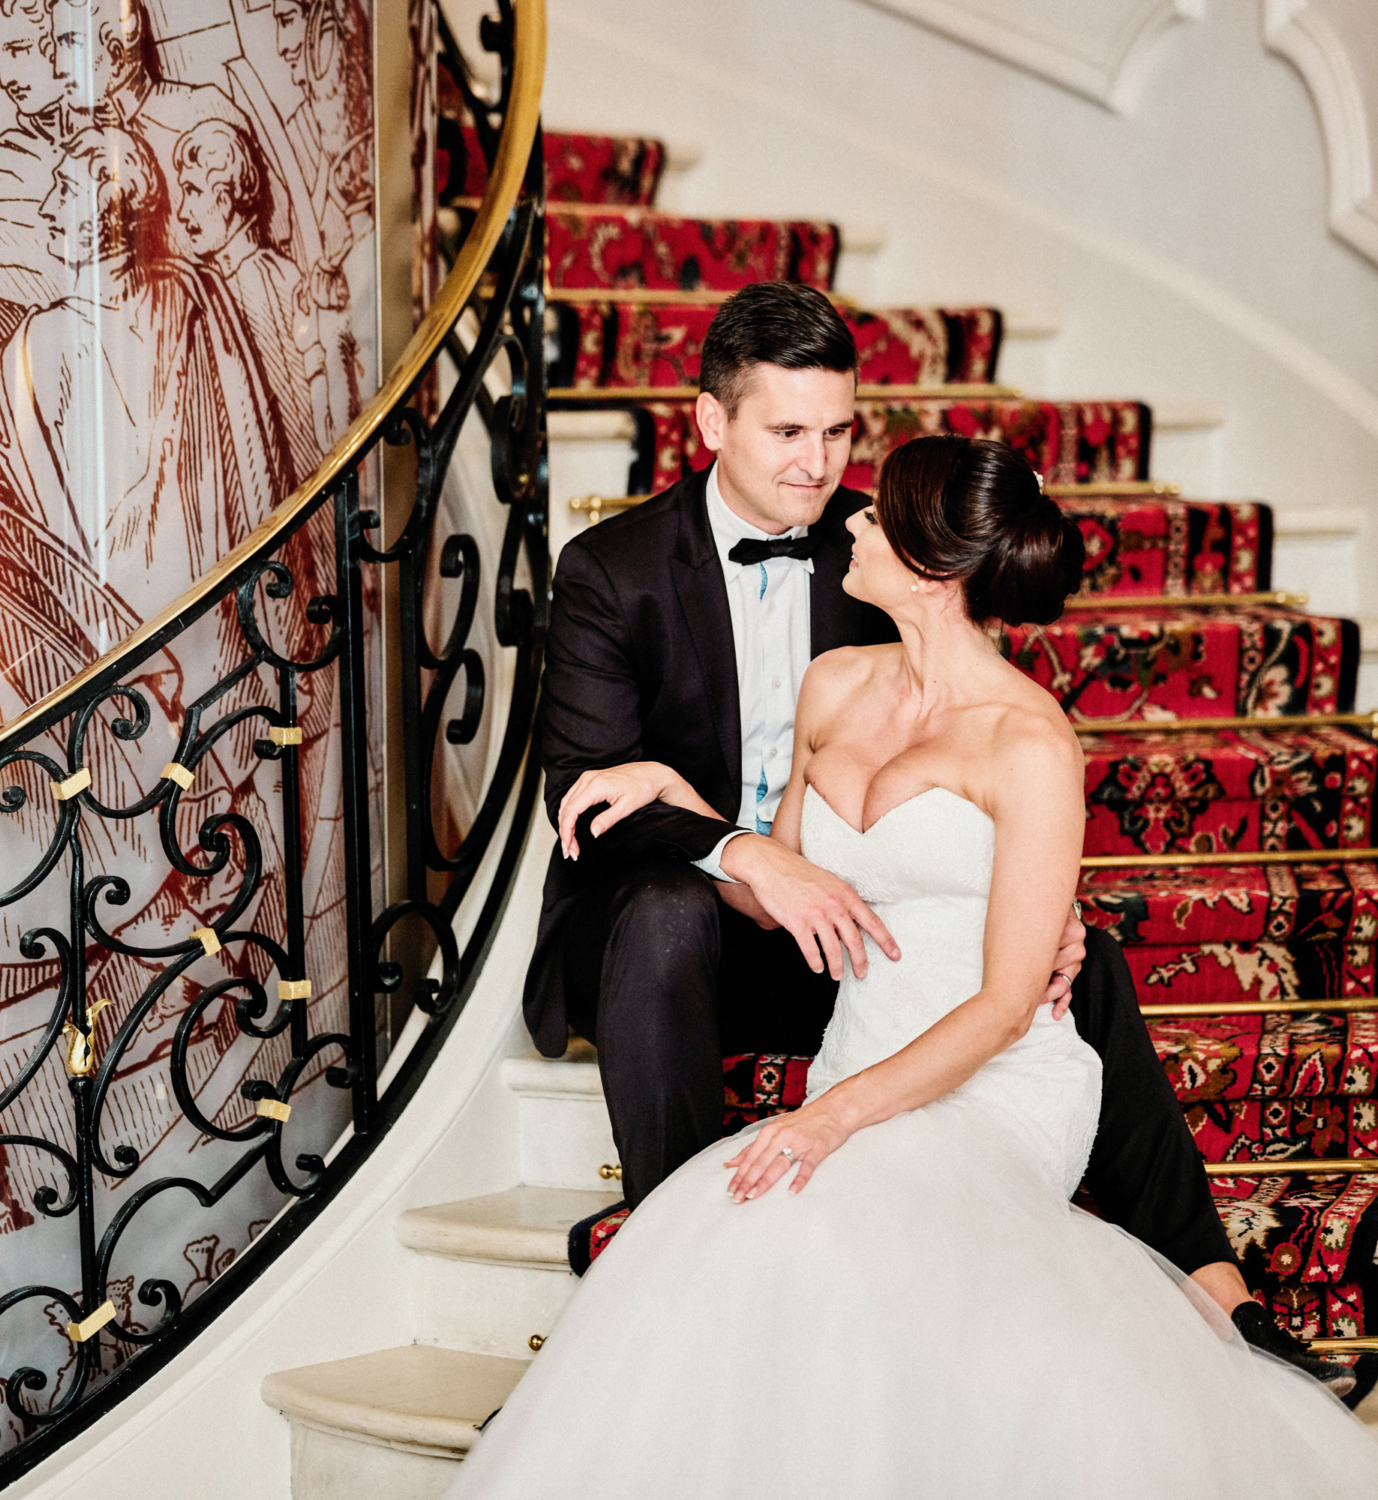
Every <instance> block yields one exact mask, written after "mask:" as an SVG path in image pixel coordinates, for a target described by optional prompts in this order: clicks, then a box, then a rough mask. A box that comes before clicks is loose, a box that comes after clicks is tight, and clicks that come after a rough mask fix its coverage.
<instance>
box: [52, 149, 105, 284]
mask: <svg viewBox="0 0 1378 1500" xmlns="http://www.w3.org/2000/svg"><path fill="white" fill-rule="evenodd" d="M38 215H39V218H41V219H42V220H43V222H44V223H45V224H46V225H47V226H48V254H49V255H52V256H55V257H56V258H57V259H58V260H60V261H62V263H63V264H64V265H66V266H68V267H70V268H71V269H72V270H74V271H75V270H77V269H78V268H79V267H80V266H87V265H90V264H91V261H92V259H93V258H94V256H95V252H96V231H95V194H94V192H93V191H92V186H91V174H90V170H89V168H88V166H87V163H86V162H84V161H81V160H73V159H72V158H71V157H68V158H66V159H65V160H64V161H62V162H60V163H59V164H58V166H57V168H56V170H55V171H54V172H53V186H52V191H51V192H49V194H48V196H47V197H46V198H45V199H44V200H43V202H42V204H41V205H40V206H39V210H38Z"/></svg>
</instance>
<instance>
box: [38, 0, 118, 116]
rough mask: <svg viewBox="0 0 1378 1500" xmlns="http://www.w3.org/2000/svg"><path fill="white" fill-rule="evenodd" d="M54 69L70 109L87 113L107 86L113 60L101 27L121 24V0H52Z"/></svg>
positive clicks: (99, 99)
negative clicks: (85, 0) (104, 41)
mask: <svg viewBox="0 0 1378 1500" xmlns="http://www.w3.org/2000/svg"><path fill="white" fill-rule="evenodd" d="M52 25H53V71H54V72H55V73H56V74H57V78H58V82H59V83H60V84H61V85H62V87H63V89H64V90H65V92H66V95H67V100H68V103H69V104H70V105H71V106H72V108H73V109H78V110H81V111H83V112H85V113H90V111H92V110H93V109H95V107H96V106H97V105H98V104H100V103H101V102H102V100H104V98H105V96H106V94H107V93H108V92H109V90H110V82H111V79H112V78H113V76H114V72H115V64H114V59H113V58H112V57H111V55H110V48H109V47H107V46H106V45H105V44H104V43H103V42H101V40H100V32H101V27H102V26H106V27H107V28H109V27H113V28H114V30H115V32H116V34H117V35H118V32H119V25H120V0H91V3H90V4H89V5H83V4H81V3H80V0H54V3H53V12H52Z"/></svg>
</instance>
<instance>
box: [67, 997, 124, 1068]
mask: <svg viewBox="0 0 1378 1500" xmlns="http://www.w3.org/2000/svg"><path fill="white" fill-rule="evenodd" d="M114 1003H115V1002H114V1001H113V1000H97V1001H96V1002H95V1003H94V1004H93V1005H91V1006H89V1007H88V1008H87V1011H86V1030H85V1031H83V1030H82V1029H81V1027H80V1026H78V1025H77V1024H76V1023H75V1022H74V1021H64V1022H63V1023H62V1034H63V1036H65V1037H66V1038H67V1072H68V1074H69V1075H70V1076H71V1077H73V1078H85V1077H86V1075H87V1074H88V1073H90V1071H91V1069H92V1068H94V1067H95V1066H96V1017H97V1016H98V1015H99V1014H100V1013H101V1011H103V1010H104V1009H105V1007H106V1006H107V1005H113V1004H114Z"/></svg>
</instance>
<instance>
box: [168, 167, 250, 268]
mask: <svg viewBox="0 0 1378 1500" xmlns="http://www.w3.org/2000/svg"><path fill="white" fill-rule="evenodd" d="M177 185H178V187H179V188H181V190H182V201H181V203H180V204H179V205H178V207H177V219H178V222H179V223H180V224H181V225H182V228H183V229H185V230H186V232H187V238H188V239H189V240H190V241H191V247H192V249H193V250H195V251H196V253H197V254H198V255H214V254H215V253H216V251H217V250H223V249H224V248H225V246H226V245H227V244H229V242H230V241H231V240H232V239H233V238H234V235H235V231H236V230H237V229H238V228H239V224H240V216H239V215H238V214H236V213H235V212H234V211H233V210H232V209H231V207H230V192H229V189H228V188H227V187H226V186H225V184H224V183H223V182H219V183H214V184H212V183H208V182H207V181H206V171H205V168H204V167H198V166H192V165H191V164H190V163H189V164H188V165H186V166H184V167H183V168H182V170H181V171H180V172H179V173H178V174H177Z"/></svg>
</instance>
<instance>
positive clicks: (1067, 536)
mask: <svg viewBox="0 0 1378 1500" xmlns="http://www.w3.org/2000/svg"><path fill="white" fill-rule="evenodd" d="M875 512H876V520H877V521H878V522H879V523H880V528H881V530H882V531H883V532H884V533H885V539H886V541H888V542H889V543H890V546H891V547H892V548H893V549H894V551H895V554H896V555H897V556H898V557H899V558H900V560H901V561H902V562H903V563H904V564H905V565H906V567H908V568H909V569H910V571H911V572H914V573H917V574H918V575H919V577H920V578H929V579H935V580H942V581H949V580H956V581H958V582H960V583H961V585H962V594H963V597H964V599H965V601H966V611H967V616H968V618H969V619H970V620H971V621H972V623H973V624H975V625H985V624H988V623H989V622H990V621H992V620H999V621H1001V622H1002V623H1004V624H1006V625H1024V624H1033V625H1047V624H1049V623H1050V622H1051V621H1053V620H1056V619H1057V617H1058V616H1059V615H1060V614H1061V613H1062V605H1063V601H1064V600H1065V599H1066V598H1067V596H1068V595H1069V594H1075V593H1076V591H1077V590H1078V589H1079V588H1080V587H1081V573H1082V567H1083V564H1084V563H1085V560H1086V547H1085V544H1084V543H1083V542H1082V539H1081V532H1080V530H1079V529H1078V527H1077V525H1076V523H1075V522H1074V521H1072V520H1069V519H1068V518H1067V517H1066V516H1064V515H1063V514H1062V512H1061V511H1060V510H1059V509H1058V508H1057V506H1056V505H1055V504H1054V503H1053V502H1052V501H1051V500H1050V499H1048V497H1047V496H1046V495H1045V494H1044V493H1043V492H1042V490H1041V489H1040V488H1039V484H1038V476H1037V475H1036V474H1035V473H1034V471H1033V470H1032V469H1031V468H1030V467H1029V465H1028V464H1027V463H1026V462H1025V461H1024V459H1022V458H1021V457H1020V456H1019V455H1018V454H1017V453H1016V452H1015V451H1014V450H1013V449H1012V448H1009V447H1007V446H1006V445H1005V444H1004V443H996V442H991V441H990V440H989V439H986V438H966V437H955V436H937V437H921V438H914V439H913V440H912V441H910V442H907V443H905V444H904V445H903V447H900V448H896V449H895V450H894V451H893V452H892V453H891V454H890V456H889V457H888V458H887V459H886V460H885V463H884V464H883V465H882V467H881V471H880V485H879V488H878V490H877V493H876V502H875Z"/></svg>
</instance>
